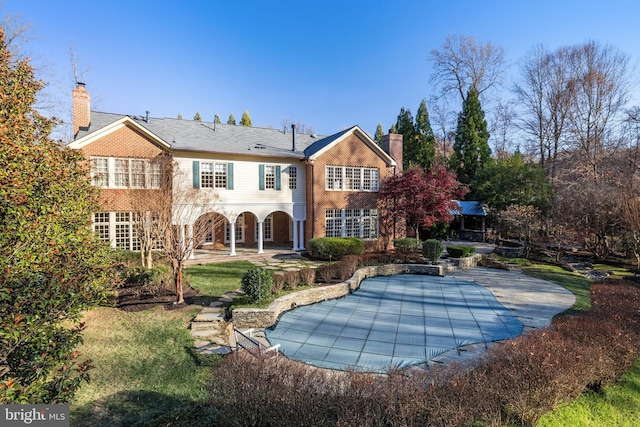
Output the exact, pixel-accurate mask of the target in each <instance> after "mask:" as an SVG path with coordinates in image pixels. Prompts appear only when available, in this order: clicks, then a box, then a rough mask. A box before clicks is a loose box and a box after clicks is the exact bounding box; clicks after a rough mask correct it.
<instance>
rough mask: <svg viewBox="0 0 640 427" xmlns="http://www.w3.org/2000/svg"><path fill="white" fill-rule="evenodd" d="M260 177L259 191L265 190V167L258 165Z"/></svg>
mask: <svg viewBox="0 0 640 427" xmlns="http://www.w3.org/2000/svg"><path fill="white" fill-rule="evenodd" d="M258 175H259V176H258V179H259V182H260V184H259V187H258V189H260V190H264V165H258Z"/></svg>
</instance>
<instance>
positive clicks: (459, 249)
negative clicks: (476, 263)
mask: <svg viewBox="0 0 640 427" xmlns="http://www.w3.org/2000/svg"><path fill="white" fill-rule="evenodd" d="M447 253H448V254H449V256H450V257H451V258H465V257H468V256H471V255H473V254H475V253H476V248H474V247H473V246H468V245H449V246H447Z"/></svg>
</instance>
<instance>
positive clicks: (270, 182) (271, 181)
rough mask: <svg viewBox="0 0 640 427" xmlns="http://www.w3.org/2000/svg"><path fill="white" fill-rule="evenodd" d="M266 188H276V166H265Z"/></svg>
mask: <svg viewBox="0 0 640 427" xmlns="http://www.w3.org/2000/svg"><path fill="white" fill-rule="evenodd" d="M264 188H265V189H267V190H275V188H276V167H275V166H274V165H264Z"/></svg>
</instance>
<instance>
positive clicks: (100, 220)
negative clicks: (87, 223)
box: [92, 212, 111, 243]
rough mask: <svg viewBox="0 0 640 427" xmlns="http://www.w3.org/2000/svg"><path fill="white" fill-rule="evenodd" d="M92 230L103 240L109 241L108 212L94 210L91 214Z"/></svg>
mask: <svg viewBox="0 0 640 427" xmlns="http://www.w3.org/2000/svg"><path fill="white" fill-rule="evenodd" d="M92 225H93V232H94V233H96V234H97V235H98V238H99V239H100V240H102V241H103V242H107V243H108V242H110V241H111V240H110V237H109V212H96V213H94V214H93V224H92Z"/></svg>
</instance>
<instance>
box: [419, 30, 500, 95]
mask: <svg viewBox="0 0 640 427" xmlns="http://www.w3.org/2000/svg"><path fill="white" fill-rule="evenodd" d="M431 62H432V63H433V66H434V70H435V71H434V73H433V74H432V75H431V82H433V83H435V84H436V85H437V86H439V87H440V93H441V96H444V97H447V96H448V95H449V94H451V93H455V94H457V95H459V96H460V100H461V101H463V102H464V100H465V98H466V95H467V91H468V90H469V87H472V86H473V87H474V88H475V89H476V90H477V91H478V93H479V94H480V95H482V94H483V93H484V92H485V91H487V90H488V89H491V88H493V87H495V86H497V85H499V84H500V80H501V78H502V75H503V72H504V71H505V69H506V62H505V59H504V49H503V48H502V47H501V46H498V45H494V44H492V43H491V42H487V43H481V42H476V39H475V38H474V37H471V36H464V35H455V34H454V35H449V36H447V38H446V40H445V42H444V43H443V45H442V47H441V48H440V50H438V49H434V50H432V51H431Z"/></svg>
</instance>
